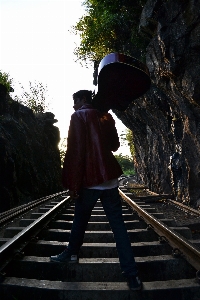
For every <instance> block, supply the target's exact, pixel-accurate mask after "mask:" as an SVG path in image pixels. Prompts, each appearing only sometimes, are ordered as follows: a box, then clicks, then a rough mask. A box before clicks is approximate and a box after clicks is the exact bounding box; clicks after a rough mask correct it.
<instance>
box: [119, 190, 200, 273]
mask: <svg viewBox="0 0 200 300" xmlns="http://www.w3.org/2000/svg"><path fill="white" fill-rule="evenodd" d="M119 193H120V196H121V197H122V198H123V199H124V201H126V203H128V204H129V205H130V206H131V207H132V208H133V209H134V210H135V211H136V212H137V213H138V215H139V216H140V217H142V218H143V219H144V220H145V222H146V223H147V224H150V226H151V227H153V230H154V231H155V232H156V233H157V234H158V235H159V236H164V237H165V238H166V240H167V242H168V243H169V244H170V245H171V246H172V247H173V248H175V249H179V250H180V253H181V254H182V256H184V257H185V259H186V260H187V261H188V262H189V263H190V264H191V265H192V266H193V267H194V268H195V269H196V270H199V269H200V251H199V250H198V249H197V248H196V247H195V246H194V245H193V244H192V243H190V242H189V241H188V240H187V239H185V238H184V237H183V236H181V235H180V234H178V233H177V232H175V231H174V230H172V229H171V228H169V227H168V226H166V225H165V224H164V223H163V222H161V221H160V220H158V219H156V218H154V217H153V216H151V215H150V214H148V213H147V212H146V211H145V210H143V209H142V208H141V207H139V206H138V205H137V204H136V203H135V202H134V201H133V200H132V199H130V198H129V197H128V196H126V194H125V193H123V192H122V191H121V190H120V189H119Z"/></svg>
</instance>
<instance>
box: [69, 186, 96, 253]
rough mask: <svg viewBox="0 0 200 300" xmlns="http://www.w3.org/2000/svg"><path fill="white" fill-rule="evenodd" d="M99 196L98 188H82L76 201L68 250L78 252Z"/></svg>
mask: <svg viewBox="0 0 200 300" xmlns="http://www.w3.org/2000/svg"><path fill="white" fill-rule="evenodd" d="M99 196H100V193H99V191H98V190H92V189H82V190H81V192H80V194H79V198H77V199H76V201H75V213H74V220H73V225H72V229H71V233H70V237H69V244H68V250H69V251H70V252H71V253H73V254H78V252H79V250H80V247H81V245H82V244H83V238H84V234H85V230H86V227H87V224H88V221H89V219H90V216H91V212H92V210H93V208H94V206H95V204H96V202H97V200H98V199H99Z"/></svg>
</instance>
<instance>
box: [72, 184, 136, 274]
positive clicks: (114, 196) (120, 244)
mask: <svg viewBox="0 0 200 300" xmlns="http://www.w3.org/2000/svg"><path fill="white" fill-rule="evenodd" d="M99 198H100V200H101V203H102V206H103V208H104V211H105V213H106V216H107V218H108V221H109V223H110V227H111V229H112V231H113V234H114V238H115V242H116V247H117V252H118V255H119V261H120V266H121V270H122V272H123V273H124V275H125V276H129V275H137V273H138V270H137V266H136V263H135V259H134V255H133V251H132V248H131V243H130V240H129V237H128V234H127V230H126V227H125V224H124V220H123V217H122V205H121V200H120V196H119V192H118V188H117V187H116V188H113V189H107V190H95V189H82V190H81V191H80V193H79V198H77V199H76V200H75V214H74V220H73V225H72V230H71V234H70V237H69V244H68V250H69V251H70V253H72V254H78V252H79V250H80V247H81V245H82V244H83V238H84V233H85V230H86V226H87V224H88V221H89V219H90V216H91V212H92V210H93V208H94V206H95V204H96V202H97V200H98V199H99Z"/></svg>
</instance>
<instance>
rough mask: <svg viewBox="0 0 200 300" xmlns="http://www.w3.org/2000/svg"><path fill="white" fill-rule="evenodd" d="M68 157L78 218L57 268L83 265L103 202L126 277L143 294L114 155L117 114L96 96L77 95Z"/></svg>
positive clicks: (67, 183) (66, 180)
mask: <svg viewBox="0 0 200 300" xmlns="http://www.w3.org/2000/svg"><path fill="white" fill-rule="evenodd" d="M73 100H74V106H73V107H74V110H75V112H74V113H73V114H72V116H71V121H70V126H69V132H68V139H67V151H66V154H65V159H64V164H63V176H62V181H63V186H64V188H66V189H69V195H70V196H71V198H73V199H75V214H74V220H73V225H72V229H71V233H70V237H69V243H68V246H67V248H66V249H65V250H64V251H63V252H62V253H61V254H58V255H56V256H51V257H50V260H51V261H52V262H61V263H75V262H78V254H79V250H80V248H81V246H82V244H83V238H84V234H85V230H86V226H87V224H88V221H89V219H90V216H91V212H92V210H93V208H94V206H95V204H96V202H97V200H98V199H99V198H100V200H101V203H102V206H103V208H104V211H105V213H106V216H107V218H108V221H109V224H110V226H111V229H112V231H113V234H114V238H115V241H116V247H117V251H118V255H119V261H120V266H121V270H122V273H123V274H124V275H125V277H126V278H127V282H128V285H129V287H130V289H131V290H140V289H141V288H142V283H141V280H140V279H139V276H138V268H137V265H136V263H135V259H134V255H133V251H132V248H131V243H130V240H129V237H128V233H127V230H126V227H125V224H124V220H123V217H122V205H121V200H120V196H119V192H118V177H119V176H120V175H121V174H122V173H123V172H122V170H121V167H120V166H119V164H118V162H117V160H116V159H115V157H114V155H113V153H112V151H116V150H117V149H118V148H119V146H120V143H119V138H118V134H117V130H116V128H115V121H114V119H113V118H112V116H111V114H109V113H103V112H100V111H99V110H97V109H95V108H94V107H93V106H92V92H91V91H88V90H80V91H78V92H76V93H74V94H73Z"/></svg>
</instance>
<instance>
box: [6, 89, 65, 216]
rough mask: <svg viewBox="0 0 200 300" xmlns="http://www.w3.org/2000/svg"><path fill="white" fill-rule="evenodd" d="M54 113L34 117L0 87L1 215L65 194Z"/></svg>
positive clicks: (58, 136) (30, 111) (29, 110)
mask: <svg viewBox="0 0 200 300" xmlns="http://www.w3.org/2000/svg"><path fill="white" fill-rule="evenodd" d="M55 122H57V120H55V119H54V115H53V114H52V113H49V112H46V113H43V114H34V113H33V111H32V110H31V109H29V108H27V107H25V106H23V105H22V104H19V103H18V102H16V101H13V100H12V99H11V98H10V96H9V95H8V94H7V93H6V90H5V89H4V87H2V86H0V212H2V211H5V210H7V209H10V208H12V207H13V206H17V205H19V204H23V203H26V202H29V201H31V200H34V199H37V198H40V197H43V196H45V195H48V194H51V193H56V192H58V191H61V190H62V186H61V166H60V165H61V164H60V154H59V150H58V143H59V140H60V133H59V130H58V128H57V127H55V126H54V123H55Z"/></svg>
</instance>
